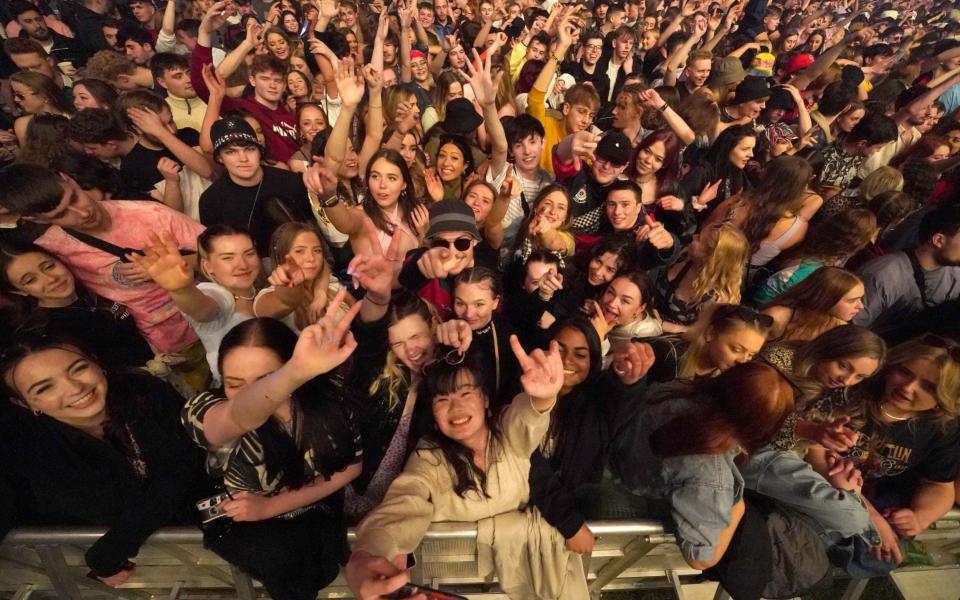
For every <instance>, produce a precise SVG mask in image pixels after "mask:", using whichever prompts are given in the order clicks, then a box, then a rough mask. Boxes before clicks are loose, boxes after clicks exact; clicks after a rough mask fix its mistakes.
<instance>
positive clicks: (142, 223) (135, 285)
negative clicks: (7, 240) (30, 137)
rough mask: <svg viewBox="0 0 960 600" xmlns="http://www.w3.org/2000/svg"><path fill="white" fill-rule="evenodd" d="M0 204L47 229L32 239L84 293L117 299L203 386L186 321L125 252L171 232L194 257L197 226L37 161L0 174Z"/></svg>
mask: <svg viewBox="0 0 960 600" xmlns="http://www.w3.org/2000/svg"><path fill="white" fill-rule="evenodd" d="M0 206H2V207H3V208H4V209H6V210H8V211H9V212H11V213H13V214H19V215H22V216H23V218H24V219H26V220H28V221H32V222H35V223H40V224H46V225H49V226H50V227H49V228H48V229H47V230H46V231H45V232H44V233H43V235H41V236H40V237H38V238H37V240H36V244H37V245H38V246H40V247H42V248H44V249H45V250H47V251H49V252H51V253H52V254H54V255H55V256H57V257H58V258H59V259H60V260H61V261H63V262H64V263H65V264H66V265H67V266H68V267H69V268H70V271H71V272H72V273H73V274H74V276H75V277H77V278H78V279H79V280H80V281H81V282H83V285H84V286H85V287H86V288H87V289H88V290H90V291H92V292H95V293H96V294H98V295H100V296H103V297H104V298H107V299H109V300H113V301H114V302H118V303H120V304H123V305H125V306H126V307H127V308H128V309H129V311H130V313H131V314H132V315H133V318H134V320H135V321H136V323H137V327H138V329H139V330H140V332H141V333H142V334H143V336H144V337H145V338H146V339H147V341H148V342H149V343H150V345H151V346H152V347H153V348H154V350H156V351H157V352H166V353H176V354H179V355H180V356H181V357H183V358H185V359H186V361H185V362H183V363H181V364H173V365H171V367H172V368H173V369H174V370H176V371H178V372H180V373H182V374H183V375H184V376H185V377H186V378H187V380H188V382H189V383H190V385H192V386H193V387H194V388H195V389H197V390H202V389H206V385H207V383H208V382H209V378H210V371H209V367H208V366H207V361H206V353H205V352H204V350H203V346H202V345H201V344H200V342H199V340H198V339H197V334H196V333H194V331H193V329H192V328H191V327H190V324H189V323H188V322H187V320H186V319H185V318H184V316H183V314H182V313H181V312H180V311H179V310H178V309H177V307H176V306H175V305H174V304H173V301H172V300H171V299H170V295H169V294H168V293H167V292H166V291H164V290H163V288H161V287H160V286H158V285H156V284H155V283H153V282H152V280H151V279H150V277H149V275H147V274H146V273H144V272H143V271H142V270H141V269H140V268H139V267H138V266H136V265H135V264H134V263H132V262H129V259H127V258H126V255H127V254H130V253H132V252H139V251H140V249H141V248H144V247H146V246H148V245H149V244H151V243H152V242H151V236H153V235H160V236H172V237H173V238H174V239H176V241H177V245H178V246H179V247H180V248H181V249H182V250H183V251H185V252H189V253H190V254H189V256H188V261H189V262H191V263H193V264H194V266H195V263H196V254H195V252H196V248H197V236H198V235H200V233H202V232H203V226H202V225H200V224H199V223H197V222H196V221H194V220H192V219H190V218H189V217H187V216H185V215H183V214H181V213H179V212H177V211H175V210H172V209H170V208H167V207H166V206H163V205H162V204H158V203H157V202H135V201H130V200H100V201H97V200H95V199H94V197H93V196H91V195H90V194H89V193H88V192H87V191H85V190H83V189H82V188H81V187H80V186H79V185H77V183H76V181H74V180H73V179H71V178H70V177H68V176H67V175H65V174H62V173H56V172H54V171H51V170H48V169H45V168H43V167H40V166H37V165H30V164H20V165H14V166H12V167H9V168H8V169H6V170H5V171H3V172H2V173H0Z"/></svg>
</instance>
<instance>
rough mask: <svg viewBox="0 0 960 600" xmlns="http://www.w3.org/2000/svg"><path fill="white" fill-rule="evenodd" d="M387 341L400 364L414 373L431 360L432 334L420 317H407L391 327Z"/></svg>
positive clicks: (388, 330)
mask: <svg viewBox="0 0 960 600" xmlns="http://www.w3.org/2000/svg"><path fill="white" fill-rule="evenodd" d="M387 339H388V342H389V343H390V349H391V350H393V353H394V354H396V355H397V358H398V359H400V362H402V363H403V364H404V365H405V366H406V367H407V368H408V369H410V370H411V371H413V372H415V373H420V372H421V371H422V369H423V365H425V364H428V363H429V362H430V361H431V360H433V350H434V342H433V333H432V332H431V329H430V324H429V323H427V322H426V321H424V320H423V317H421V316H420V315H408V316H406V317H404V318H402V319H400V320H399V321H397V322H396V323H394V324H393V325H391V326H390V327H389V328H388V329H387Z"/></svg>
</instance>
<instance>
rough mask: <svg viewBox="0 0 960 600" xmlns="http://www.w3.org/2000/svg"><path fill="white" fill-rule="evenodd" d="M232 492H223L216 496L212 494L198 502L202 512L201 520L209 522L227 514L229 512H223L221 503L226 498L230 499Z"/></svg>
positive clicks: (198, 508)
mask: <svg viewBox="0 0 960 600" xmlns="http://www.w3.org/2000/svg"><path fill="white" fill-rule="evenodd" d="M229 499H230V494H228V493H226V492H224V493H222V494H217V495H216V496H210V497H209V498H204V499H203V500H200V501H199V502H197V510H198V511H199V512H200V522H201V523H203V524H207V523H209V522H210V521H215V520H217V519H219V518H221V517H225V516H227V513H225V512H223V509H221V508H220V505H221V504H222V503H223V501H224V500H229Z"/></svg>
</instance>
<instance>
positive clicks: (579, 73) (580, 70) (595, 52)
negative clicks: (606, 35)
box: [560, 5, 610, 98]
mask: <svg viewBox="0 0 960 600" xmlns="http://www.w3.org/2000/svg"><path fill="white" fill-rule="evenodd" d="M602 6H606V5H602ZM581 39H582V41H583V56H582V57H581V58H580V60H579V61H573V60H567V61H564V62H563V64H562V65H560V72H561V73H569V74H570V75H573V78H574V80H575V81H577V82H580V83H590V84H592V85H593V87H594V88H595V89H596V90H597V94H599V96H600V97H601V98H606V97H607V95H608V92H609V91H610V90H609V89H608V86H609V85H610V80H609V79H608V78H607V76H606V73H605V72H603V71H601V70H600V69H598V68H597V67H598V65H599V64H600V58H601V57H602V56H603V34H602V33H600V31H599V30H597V29H591V30H589V31H587V32H586V33H584V34H583V36H582V38H581Z"/></svg>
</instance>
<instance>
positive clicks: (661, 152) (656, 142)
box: [625, 129, 681, 208]
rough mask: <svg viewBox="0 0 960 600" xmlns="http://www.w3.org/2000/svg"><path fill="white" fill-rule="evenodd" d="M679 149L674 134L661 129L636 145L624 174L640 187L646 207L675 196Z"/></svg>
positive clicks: (679, 145)
mask: <svg viewBox="0 0 960 600" xmlns="http://www.w3.org/2000/svg"><path fill="white" fill-rule="evenodd" d="M680 148H681V144H680V140H679V139H677V136H676V134H674V133H673V132H671V131H667V130H664V129H661V130H658V131H654V132H653V133H651V134H650V135H648V136H647V137H645V138H643V140H641V141H640V143H639V144H637V147H636V148H635V149H634V151H633V157H632V158H631V159H630V162H629V163H628V164H627V170H626V173H625V174H626V176H627V177H629V178H630V179H632V180H633V181H634V183H636V184H637V185H639V186H640V190H641V191H642V192H643V204H644V205H645V206H646V205H652V204H657V203H658V200H659V199H660V198H662V197H663V196H669V195H672V194H675V193H676V189H675V188H676V185H677V178H678V175H679V169H680V160H679V159H680ZM661 208H662V206H661Z"/></svg>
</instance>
